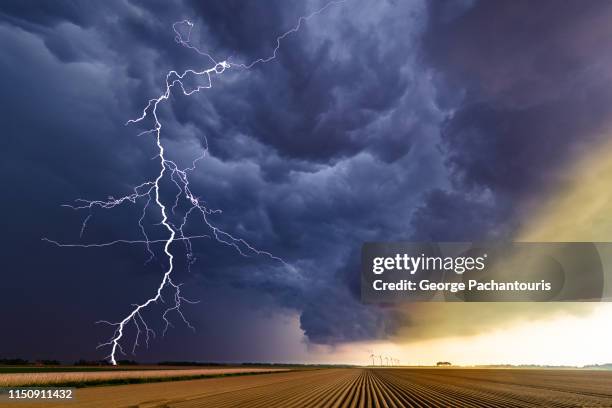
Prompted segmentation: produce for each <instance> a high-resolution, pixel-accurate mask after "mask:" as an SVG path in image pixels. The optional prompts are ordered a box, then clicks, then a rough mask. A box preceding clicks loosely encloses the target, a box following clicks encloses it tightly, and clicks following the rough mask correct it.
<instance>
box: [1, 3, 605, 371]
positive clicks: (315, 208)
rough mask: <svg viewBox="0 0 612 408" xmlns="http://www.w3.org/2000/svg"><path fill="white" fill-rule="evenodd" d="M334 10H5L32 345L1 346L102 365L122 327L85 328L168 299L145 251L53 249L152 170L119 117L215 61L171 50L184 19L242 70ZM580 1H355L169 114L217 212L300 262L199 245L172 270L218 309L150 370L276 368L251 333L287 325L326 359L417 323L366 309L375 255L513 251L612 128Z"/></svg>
mask: <svg viewBox="0 0 612 408" xmlns="http://www.w3.org/2000/svg"><path fill="white" fill-rule="evenodd" d="M323 4H324V3H323V2H317V1H312V2H280V1H279V2H274V3H266V5H262V4H259V3H255V2H227V1H215V2H204V3H202V2H191V1H178V0H177V1H170V2H167V1H159V2H149V1H147V2H139V1H133V2H125V1H110V2H96V3H91V4H90V3H78V2H77V3H74V2H61V1H60V2H54V3H53V5H51V4H50V3H45V2H33V1H31V2H23V1H14V2H12V1H9V2H4V3H3V4H2V5H1V6H0V32H1V33H2V35H0V43H1V46H2V50H3V52H2V54H1V55H0V70H1V71H2V75H1V76H0V84H1V86H2V89H3V90H4V96H3V100H4V103H3V109H2V111H3V117H4V119H3V123H4V124H5V128H4V129H5V130H4V136H3V137H2V141H1V142H0V143H1V144H0V147H2V151H3V152H4V157H3V160H2V162H1V166H2V172H1V175H0V177H1V179H2V185H3V190H4V192H5V193H4V194H5V196H4V199H3V200H2V203H1V204H0V205H1V206H2V212H3V214H10V216H9V217H7V220H8V223H7V225H6V228H5V229H6V230H5V236H7V237H10V239H9V240H8V242H7V244H6V245H4V246H3V251H5V253H4V254H3V255H2V257H3V259H5V261H4V262H5V271H4V272H3V275H4V276H5V281H4V286H3V289H5V296H2V297H1V300H0V306H1V307H2V310H4V311H9V310H10V311H11V312H10V313H3V318H4V319H5V324H6V325H7V326H11V327H15V328H18V329H16V330H15V331H14V332H11V334H10V335H8V336H3V338H2V339H1V340H0V346H1V347H0V350H1V352H2V353H3V354H10V355H23V356H28V357H32V358H36V357H54V358H65V359H71V358H77V357H81V356H84V357H94V356H98V357H101V356H102V354H101V353H100V352H96V351H95V350H94V346H95V345H96V344H97V343H98V342H99V341H100V340H102V339H104V336H106V335H108V334H109V333H108V332H107V329H106V328H104V327H100V326H95V325H94V324H93V322H94V321H95V320H97V319H111V320H113V319H116V318H118V317H119V316H122V315H123V314H124V313H125V312H126V310H127V307H128V306H129V304H131V303H133V302H134V301H137V300H141V299H144V298H145V297H146V296H147V295H149V293H151V290H152V288H154V287H155V284H156V282H157V281H158V279H159V276H160V274H161V272H162V265H161V264H160V263H159V262H152V263H149V264H147V265H144V262H145V261H146V259H147V254H146V252H145V250H144V248H139V247H112V248H107V249H100V250H98V249H60V248H56V247H53V246H51V245H49V244H46V243H44V242H41V241H40V238H41V237H43V236H48V237H50V238H54V239H58V240H62V241H69V242H74V241H76V240H78V239H79V230H80V222H81V221H82V219H83V217H85V216H86V214H78V213H74V212H72V211H70V210H67V209H62V208H60V207H59V205H60V204H63V203H68V202H71V201H72V200H73V199H74V198H77V197H86V198H104V197H107V196H108V195H109V194H113V195H115V196H118V195H122V194H126V193H127V192H128V191H129V189H130V188H131V187H133V186H134V185H136V184H139V183H140V182H142V181H143V180H145V179H147V178H150V176H151V174H153V172H154V171H155V167H156V165H157V163H156V161H155V160H151V157H153V156H154V155H155V150H154V146H153V143H152V140H151V139H150V138H148V137H146V136H140V137H138V136H136V134H137V133H138V131H139V130H141V129H140V128H139V127H129V126H128V127H126V126H124V123H125V121H126V120H127V119H129V118H131V117H134V116H137V115H138V114H139V112H140V110H141V109H142V108H143V106H144V104H145V103H146V101H147V100H148V99H149V98H151V97H153V96H155V95H157V94H158V93H159V92H160V91H161V85H162V84H163V78H164V75H165V73H166V72H167V71H168V70H170V69H176V70H179V71H180V70H183V69H185V68H186V67H188V66H198V67H201V66H207V64H209V61H207V60H206V58H203V57H201V56H198V55H197V54H194V53H193V52H191V51H190V50H187V49H185V48H182V47H180V46H178V45H177V44H176V43H175V41H174V39H173V33H172V31H171V24H172V22H174V21H178V20H181V19H184V18H190V19H192V20H193V21H194V22H195V23H196V28H195V29H194V31H193V39H194V42H195V43H197V44H198V46H199V47H201V48H203V49H207V50H210V51H211V53H212V54H213V55H214V56H215V57H217V58H221V57H223V56H231V60H232V61H242V62H247V61H251V60H252V59H254V58H257V57H259V56H262V55H267V53H269V52H270V51H271V48H272V47H273V46H274V38H275V36H276V35H278V34H279V33H281V32H283V31H285V30H287V29H288V28H290V27H292V26H293V25H294V24H295V21H296V19H297V18H298V16H300V15H305V14H308V13H309V12H310V11H312V10H316V9H317V8H319V7H321V6H322V5H323ZM564 4H566V5H564V6H563V7H559V6H555V5H554V4H553V3H546V2H537V3H536V2H530V3H523V2H506V3H503V2H502V3H500V7H499V8H497V7H493V5H492V4H491V3H487V2H482V3H480V2H452V3H451V2H435V3H425V2H421V1H409V2H393V1H388V2H376V3H372V2H365V1H363V2H360V1H347V2H346V3H345V4H343V5H338V6H333V7H331V8H330V9H329V10H327V11H326V12H325V13H324V14H322V15H321V16H319V17H317V18H314V19H311V20H310V21H308V22H307V24H305V25H304V27H303V28H302V30H301V31H300V32H299V33H298V34H297V35H294V36H291V37H288V38H287V39H286V41H284V42H283V45H282V49H281V52H280V53H279V54H278V58H277V59H276V60H275V61H274V62H271V63H268V64H262V65H259V66H256V67H255V68H254V69H252V70H250V71H244V70H240V69H231V70H229V71H227V72H226V73H224V74H223V75H222V76H220V77H215V78H213V84H214V87H213V89H211V90H207V91H205V92H202V93H200V94H198V95H194V96H192V97H189V98H186V97H183V96H178V95H175V96H173V97H172V98H171V99H170V103H169V104H168V105H165V106H164V107H163V108H162V109H161V110H160V114H161V117H162V120H163V123H164V129H165V130H164V133H163V137H164V141H165V143H166V144H167V146H168V152H169V155H170V156H171V158H172V159H174V160H176V161H177V162H179V163H183V164H185V163H190V162H191V160H193V158H194V157H197V156H198V155H199V154H200V153H201V152H202V151H203V148H204V138H205V137H206V139H207V140H208V144H209V148H210V150H209V151H210V156H209V157H208V158H207V159H206V160H203V161H202V162H200V165H199V167H198V170H197V171H196V172H194V173H193V175H192V188H193V189H194V190H195V191H197V192H198V194H201V196H202V198H203V199H204V200H206V202H207V203H208V204H209V205H210V206H211V207H214V208H222V209H223V214H222V215H219V216H215V217H214V218H213V221H214V222H215V223H216V224H218V225H219V226H220V227H222V228H224V229H226V230H227V231H229V232H232V233H234V234H236V235H238V236H240V237H243V238H245V239H247V240H248V241H249V242H252V243H254V244H255V245H256V246H257V247H259V248H262V249H265V250H268V251H270V252H273V253H274V254H276V255H279V256H281V257H283V258H284V259H285V260H287V261H288V262H289V263H290V264H291V265H292V266H293V268H290V269H287V268H285V267H283V266H282V265H280V264H278V263H275V262H272V261H270V260H268V259H266V258H265V257H263V258H262V257H249V258H243V257H240V256H237V255H236V253H235V252H234V251H233V250H231V249H230V248H228V247H225V246H222V245H219V244H218V243H215V242H213V241H210V240H199V241H197V242H194V249H195V252H196V256H197V258H198V261H197V263H196V264H195V265H194V266H193V267H192V269H191V272H190V273H189V272H187V271H186V269H185V268H184V266H185V265H184V260H181V259H179V268H178V269H177V279H178V280H180V281H184V282H185V286H184V288H185V289H184V290H185V292H186V294H187V295H188V296H189V297H191V298H194V299H201V300H202V302H201V303H200V304H198V305H195V306H189V307H188V308H187V309H186V314H187V316H188V317H190V318H191V320H192V321H193V323H194V325H195V326H196V327H197V328H198V331H197V332H196V333H195V334H194V333H191V332H189V331H188V330H185V329H184V328H181V327H180V325H178V324H177V327H176V328H175V329H174V330H173V331H171V332H169V334H168V335H167V337H166V338H165V339H164V340H156V342H155V345H152V346H151V349H150V350H149V351H145V350H141V351H140V352H139V354H138V357H139V358H144V359H164V358H177V359H183V358H184V359H232V356H234V357H235V358H240V359H245V360H256V359H270V358H271V357H270V355H271V352H272V351H271V350H274V349H279V347H280V346H279V344H280V343H279V344H277V343H278V342H277V343H270V344H268V345H266V344H267V343H266V342H265V341H263V340H262V341H261V342H249V343H250V346H249V347H246V346H245V344H244V342H242V341H239V340H237V339H241V338H260V337H261V338H264V337H265V336H266V332H270V331H273V332H275V333H278V334H277V335H278V336H279V338H281V337H282V333H283V330H286V328H285V325H284V323H282V322H280V323H278V321H277V320H274V319H276V318H275V317H274V316H278V315H287V314H298V315H299V322H300V326H301V329H302V330H303V331H304V333H305V335H306V336H307V339H308V341H310V342H313V343H321V344H336V343H340V342H347V341H356V340H372V339H382V338H389V337H392V336H393V335H395V334H396V333H398V332H399V331H400V329H401V328H402V327H409V326H410V324H411V318H410V311H408V312H406V311H405V310H397V309H394V308H391V307H377V306H366V305H362V304H361V303H360V301H359V286H358V285H359V272H358V261H359V248H360V246H361V244H362V242H364V241H370V240H408V239H437V240H463V239H466V240H467V239H477V238H483V237H489V236H508V235H509V234H511V232H512V230H513V226H514V225H515V223H516V222H518V221H517V218H516V217H517V212H516V209H515V207H516V205H517V203H519V202H522V201H524V200H528V199H530V198H531V197H533V196H535V195H537V194H535V192H537V191H539V190H540V189H541V186H542V185H547V184H548V183H550V180H554V177H555V176H554V175H555V171H556V169H557V168H558V167H559V166H560V165H562V163H563V162H564V160H566V159H567V157H568V156H569V155H570V154H571V146H572V144H573V143H574V141H576V140H577V139H580V140H585V139H584V138H587V140H591V139H589V138H591V137H592V136H591V135H594V134H595V133H596V132H597V130H598V129H599V128H601V127H602V126H604V120H605V119H606V118H607V116H608V111H607V109H608V108H607V106H610V105H609V104H607V102H608V98H609V97H610V95H611V94H610V92H609V90H610V88H609V79H610V78H609V74H608V73H606V70H605V67H607V66H609V62H610V61H609V58H610V53H609V52H608V51H607V49H606V48H604V47H603V45H604V43H603V39H604V38H606V35H607V33H608V31H607V30H608V28H607V25H606V24H605V18H604V17H603V16H606V15H607V14H606V13H609V10H608V9H609V8H610V7H609V3H606V2H590V3H589V6H588V7H587V6H584V7H582V6H580V5H579V4H581V3H578V2H567V3H564ZM570 23H571V24H570ZM544 51H545V55H547V57H542V53H544ZM570 113H571V114H570ZM140 204H142V203H140ZM139 211H140V210H139V207H138V206H132V207H127V208H125V209H120V210H114V212H112V213H106V214H105V213H101V212H96V213H94V217H93V218H92V219H91V220H90V222H89V223H88V228H87V230H86V232H85V234H84V237H83V239H84V241H86V242H93V241H108V240H112V239H116V238H126V237H127V238H135V237H138V233H139V230H138V225H137V218H138V217H139V214H140V212H139ZM147 220H148V221H150V222H151V223H152V224H154V223H155V222H156V220H157V221H158V220H159V214H155V213H153V212H152V213H150V214H149V215H148V218H147ZM189 228H190V229H189V231H190V232H192V233H198V232H202V225H201V224H198V223H197V222H194V223H193V224H192V225H191V226H190V227H189ZM204 232H206V231H204ZM152 233H154V234H155V233H158V232H157V231H154V229H153V232H152ZM270 316H272V317H274V318H271V317H270ZM150 318H151V319H152V321H155V319H156V317H155V314H152V315H151V317H150ZM266 318H270V319H272V320H266ZM281 320H282V319H281ZM270 321H272V322H277V323H278V324H276V323H274V324H273V323H270ZM255 322H256V323H255ZM266 322H267V323H266ZM270 324H272V326H273V327H270V326H269V325H270ZM275 324H276V325H275ZM67 333H70V334H69V335H67ZM43 334H44V336H45V339H46V340H45V342H44V343H41V342H40V341H38V340H37V339H38V338H39V337H40V336H41V335H43ZM228 339H232V340H231V341H229V340H228ZM253 343H257V344H256V345H254V344H253ZM260 343H261V344H260ZM245 347H246V348H247V351H244V349H245ZM283 353H285V354H284V355H287V356H289V355H290V354H291V350H284V351H283ZM236 356H238V357H236Z"/></svg>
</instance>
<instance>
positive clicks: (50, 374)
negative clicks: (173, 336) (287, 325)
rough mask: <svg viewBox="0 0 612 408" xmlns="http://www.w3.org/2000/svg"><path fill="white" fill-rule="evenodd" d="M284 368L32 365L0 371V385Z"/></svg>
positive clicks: (119, 380)
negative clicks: (37, 367) (35, 366)
mask: <svg viewBox="0 0 612 408" xmlns="http://www.w3.org/2000/svg"><path fill="white" fill-rule="evenodd" d="M276 371H287V369H284V368H258V367H248V368H245V367H236V368H234V367H221V368H219V367H216V368H209V367H154V366H153V367H140V368H128V369H123V368H115V369H113V368H100V369H97V368H91V367H90V368H85V369H80V368H78V367H67V368H57V369H52V368H43V369H40V370H37V369H35V368H27V369H21V370H20V369H15V370H9V369H6V370H3V371H2V372H0V387H11V386H54V385H59V386H72V387H83V386H87V385H108V384H113V383H114V384H118V383H137V382H148V381H151V382H153V381H163V380H168V379H177V378H181V377H188V378H197V377H207V376H208V377H215V376H229V375H238V374H256V373H271V372H276Z"/></svg>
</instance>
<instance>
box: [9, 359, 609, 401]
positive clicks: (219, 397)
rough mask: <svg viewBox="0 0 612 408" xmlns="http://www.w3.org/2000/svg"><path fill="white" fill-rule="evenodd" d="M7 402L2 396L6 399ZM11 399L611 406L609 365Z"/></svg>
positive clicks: (198, 384)
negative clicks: (585, 368)
mask: <svg viewBox="0 0 612 408" xmlns="http://www.w3.org/2000/svg"><path fill="white" fill-rule="evenodd" d="M5 405H7V406H8V404H4V405H3V406H5ZM11 405H12V406H14V407H17V406H19V407H28V406H32V407H61V406H67V407H75V408H76V407H91V408H97V407H141V408H145V407H149V408H152V407H166V408H195V407H206V408H209V407H215V408H217V407H219V408H222V407H226V408H230V407H231V408H234V407H249V408H250V407H254V408H255V407H260V408H271V407H286V408H291V407H300V408H302V407H337V408H340V407H387V408H389V407H584V406H589V407H612V372H605V371H582V370H535V369H534V370H517V369H499V370H496V369H446V368H440V369H434V368H431V369H426V368H418V369H401V368H395V369H393V368H389V369H357V368H355V369H325V370H312V371H293V372H284V373H275V374H262V375H257V376H245V377H230V378H213V379H206V380H192V381H177V382H167V383H155V384H135V385H122V386H109V387H94V388H84V389H77V390H76V400H75V401H74V402H72V403H65V402H64V403H51V402H37V403H31V404H30V403H24V402H21V403H19V404H11Z"/></svg>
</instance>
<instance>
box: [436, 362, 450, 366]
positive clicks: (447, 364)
mask: <svg viewBox="0 0 612 408" xmlns="http://www.w3.org/2000/svg"><path fill="white" fill-rule="evenodd" d="M436 365H437V366H438V367H445V366H451V365H452V364H451V363H449V362H448V361H438V362H437V363H436Z"/></svg>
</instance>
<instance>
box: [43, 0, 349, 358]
mask: <svg viewBox="0 0 612 408" xmlns="http://www.w3.org/2000/svg"><path fill="white" fill-rule="evenodd" d="M344 1H345V0H339V1H332V2H330V3H327V4H326V5H325V6H324V7H322V8H321V9H318V10H317V11H315V12H313V13H311V14H309V15H307V16H303V17H300V18H299V19H298V21H297V24H296V25H295V26H294V27H293V28H291V29H290V30H288V31H286V32H285V33H283V34H281V35H280V36H278V37H277V38H276V45H275V47H274V48H273V51H272V53H271V55H269V56H267V57H264V58H257V59H255V60H253V61H252V62H250V63H247V64H245V63H231V64H230V62H229V60H228V59H226V60H223V61H216V60H215V59H214V58H213V57H212V56H211V55H210V54H208V53H206V52H203V51H201V50H200V49H199V48H198V47H196V46H195V45H193V44H192V43H191V32H192V29H193V27H194V24H193V23H192V22H191V21H189V20H183V21H179V22H176V23H174V24H173V25H172V29H173V31H174V34H175V41H176V42H177V43H178V44H180V45H181V46H184V47H186V48H188V49H191V50H193V51H195V52H196V53H198V54H199V55H202V56H204V57H206V58H207V59H209V60H210V64H211V65H210V66H209V67H208V68H205V69H187V70H185V71H183V72H181V73H179V72H177V71H174V70H172V71H169V72H168V73H167V74H166V78H165V88H164V91H163V93H162V94H161V95H159V96H158V97H157V98H153V99H150V100H149V101H148V103H147V105H146V106H145V108H144V109H143V110H142V114H141V115H140V116H139V117H137V118H135V119H130V120H128V121H127V123H126V125H129V124H137V123H140V122H142V121H144V120H145V119H152V121H153V127H152V128H151V129H149V130H146V131H144V132H141V133H140V135H152V136H153V138H154V140H155V144H156V148H157V156H156V157H155V158H157V159H159V173H157V175H156V176H155V177H154V178H153V179H152V180H149V181H145V182H143V183H142V184H140V185H138V186H136V187H134V188H133V190H132V192H131V193H130V194H128V195H125V196H122V197H120V198H115V197H113V196H110V197H108V198H107V199H106V200H86V199H77V200H75V204H71V205H64V206H65V207H69V208H71V209H74V210H86V211H88V215H87V216H86V217H85V219H84V220H83V223H82V226H81V231H80V237H83V234H84V232H85V230H86V228H87V224H88V222H89V221H90V219H91V218H92V216H93V211H94V210H96V209H113V208H115V207H118V206H121V205H123V204H128V203H131V204H136V203H139V202H144V205H143V207H142V213H141V216H140V218H139V219H138V226H139V229H140V231H141V234H142V238H141V239H136V240H129V239H118V240H114V241H109V242H102V243H89V244H84V243H62V242H58V241H55V240H51V239H48V238H43V240H44V241H47V242H49V243H52V244H55V245H57V246H59V247H80V248H91V247H108V246H112V245H116V244H141V245H144V247H145V248H146V250H147V252H148V253H149V255H150V257H149V260H148V261H147V262H149V261H151V260H153V259H154V258H155V253H154V252H153V250H152V247H151V246H152V245H153V244H163V254H164V256H165V260H166V264H165V267H164V274H163V277H162V280H161V282H160V284H159V286H158V287H157V290H156V292H155V294H154V296H152V297H150V298H149V299H147V300H146V301H145V302H143V303H139V304H133V305H132V309H131V312H130V313H129V314H127V315H126V316H125V317H124V318H123V319H122V320H120V321H118V322H111V321H108V320H100V321H99V322H98V323H103V324H106V325H108V326H111V327H113V328H114V331H113V334H112V336H111V337H110V339H109V340H108V341H105V342H103V343H101V344H99V345H98V348H107V349H108V350H109V354H108V355H107V357H106V358H107V359H108V361H109V362H110V363H111V364H113V365H116V364H117V360H116V358H117V356H118V353H121V354H126V353H125V351H124V349H123V346H122V344H124V343H125V341H126V339H125V336H126V330H127V329H128V327H129V326H130V325H132V326H133V328H134V329H135V332H136V335H135V339H134V343H133V344H132V347H131V351H132V353H135V351H136V348H137V347H138V346H140V345H141V344H140V342H141V341H143V340H144V342H145V344H146V345H147V346H148V344H149V341H150V339H151V338H152V337H155V336H156V332H155V331H154V330H153V329H152V328H151V327H150V326H149V324H148V323H147V321H146V320H145V318H144V316H143V312H144V311H145V310H146V309H147V308H148V307H149V306H151V305H152V304H154V303H158V302H162V303H163V304H166V305H167V307H166V308H165V310H164V311H163V313H162V320H163V322H164V328H163V332H162V335H163V334H165V333H166V331H167V330H168V328H169V327H171V326H172V323H171V321H170V314H172V313H175V314H177V315H178V316H179V317H180V319H181V320H182V321H183V322H184V323H185V324H186V325H187V327H189V328H191V329H192V330H195V328H194V327H193V326H192V325H191V323H190V322H189V321H188V320H187V318H186V317H185V315H184V314H183V311H182V309H181V307H182V305H183V304H185V303H187V304H194V303H197V302H196V301H192V300H189V299H187V298H185V297H184V296H183V295H182V294H181V285H182V284H181V283H176V282H175V281H174V280H173V278H172V273H173V271H174V269H175V259H174V257H175V255H174V253H173V244H174V243H175V242H182V243H184V247H185V251H186V256H187V267H188V268H190V266H191V265H192V264H193V262H195V257H194V255H193V251H192V242H191V241H192V240H194V239H203V238H210V239H214V240H216V241H217V242H219V243H221V244H224V245H228V246H231V247H233V248H234V249H235V250H236V251H237V252H238V254H240V255H242V256H248V255H249V254H256V255H263V256H267V257H269V258H270V259H273V260H275V261H278V262H281V263H283V264H285V265H286V263H285V262H284V261H283V260H282V259H281V258H279V257H277V256H275V255H273V254H271V253H269V252H267V251H263V250H259V249H257V248H256V247H255V246H253V245H251V244H250V243H249V242H247V241H246V240H244V239H242V238H238V237H235V236H233V235H231V234H230V233H228V232H226V231H223V230H221V229H220V228H218V227H216V226H215V225H213V223H212V222H211V221H210V219H209V216H210V215H212V214H219V213H221V210H218V209H211V208H209V207H208V206H207V205H206V203H205V202H204V201H202V200H201V199H200V198H199V197H198V196H196V195H195V194H194V193H193V191H192V189H191V186H190V183H189V174H190V173H191V172H193V171H194V170H195V168H196V165H197V163H198V162H199V161H200V160H202V159H204V158H205V156H206V154H207V153H208V141H207V140H206V138H204V151H203V153H202V154H201V155H200V156H199V157H197V158H196V159H195V160H193V162H192V163H191V166H190V167H187V168H180V167H179V166H178V165H177V164H176V162H174V161H173V160H170V159H169V158H168V157H167V154H166V149H165V146H164V144H163V141H162V137H161V135H162V123H161V121H160V119H159V117H158V107H159V106H160V105H161V104H163V103H164V102H165V101H167V100H168V99H169V98H170V96H171V93H172V91H173V90H175V88H177V87H178V89H179V90H180V91H181V92H182V93H183V95H185V96H190V95H193V94H194V93H198V92H200V91H201V90H204V89H210V88H212V85H213V78H215V77H217V76H220V75H222V74H223V73H224V72H225V71H226V70H228V69H230V68H241V69H251V68H253V67H254V66H255V65H257V64H260V63H261V64H263V63H268V62H270V61H272V60H274V59H275V58H276V57H277V53H278V51H279V50H280V47H281V42H282V41H283V39H285V38H286V37H287V36H289V35H291V34H293V33H296V32H298V31H299V30H300V28H301V26H302V24H303V23H305V22H306V21H307V20H309V19H311V18H312V17H314V16H316V15H318V14H320V13H322V12H323V11H325V10H326V9H327V8H329V7H331V6H332V5H336V4H340V3H343V2H344ZM188 75H189V76H194V77H200V78H204V81H205V82H204V85H198V86H197V87H196V88H194V89H188V87H186V86H185V83H184V82H183V81H184V79H185V78H186V77H187V76H188ZM163 180H167V181H170V182H171V183H172V184H173V185H174V186H175V187H176V189H177V192H176V195H174V200H173V201H172V202H171V203H167V202H166V203H165V202H164V201H163V199H162V191H161V190H162V188H163V186H162V181H163ZM181 200H183V201H184V202H185V203H186V204H187V209H186V210H185V211H184V213H183V214H181V215H178V216H177V214H176V212H177V211H176V210H177V208H178V207H179V203H180V202H183V201H181ZM152 203H153V205H154V206H155V207H156V208H157V210H158V211H159V213H160V214H161V222H160V224H159V225H161V226H163V228H164V229H165V231H166V233H167V237H166V238H164V239H150V238H149V235H148V234H147V230H146V228H145V225H144V222H145V217H146V215H147V211H149V210H150V207H151V206H152V205H151V204H152ZM196 215H197V216H199V217H200V218H201V219H202V221H203V222H204V223H205V225H206V226H207V228H208V229H209V231H210V234H199V235H186V234H185V233H184V228H185V226H186V225H187V222H188V219H189V218H190V217H193V216H196ZM175 220H178V221H175ZM164 291H170V293H171V294H172V300H171V301H169V300H166V299H164V297H163V295H162V293H163V292H164ZM166 302H168V303H166Z"/></svg>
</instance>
